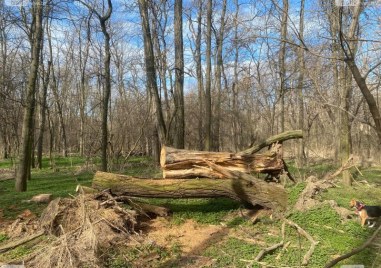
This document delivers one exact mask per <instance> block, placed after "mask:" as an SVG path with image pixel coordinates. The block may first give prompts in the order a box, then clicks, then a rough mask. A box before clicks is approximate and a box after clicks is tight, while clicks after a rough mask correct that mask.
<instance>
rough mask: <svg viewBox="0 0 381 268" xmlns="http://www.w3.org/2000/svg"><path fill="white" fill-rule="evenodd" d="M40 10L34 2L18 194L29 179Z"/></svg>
mask: <svg viewBox="0 0 381 268" xmlns="http://www.w3.org/2000/svg"><path fill="white" fill-rule="evenodd" d="M42 10H43V1H42V0H36V1H35V2H33V22H32V27H31V31H32V32H31V33H30V35H31V37H32V39H31V40H32V44H31V47H32V53H31V56H32V60H31V62H30V69H29V75H28V85H27V92H26V102H25V106H24V117H23V123H22V134H21V135H22V136H21V140H22V145H21V150H22V151H21V155H20V159H19V166H18V170H17V175H16V183H15V188H16V191H18V192H24V191H26V189H27V180H28V178H29V177H30V164H31V156H32V152H31V150H32V144H31V137H32V135H33V121H34V120H33V119H34V116H35V106H36V105H35V104H36V96H35V94H36V86H37V73H38V66H39V61H40V52H41V42H42V36H43V33H42V32H43V30H42V28H43V27H42Z"/></svg>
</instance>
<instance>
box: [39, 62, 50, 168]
mask: <svg viewBox="0 0 381 268" xmlns="http://www.w3.org/2000/svg"><path fill="white" fill-rule="evenodd" d="M51 65H52V62H51V61H50V60H49V61H48V66H47V67H46V72H44V79H43V85H42V91H41V96H40V102H41V104H40V127H39V129H40V132H39V134H38V141H37V168H39V169H42V151H43V145H44V133H45V125H46V108H47V107H46V105H47V101H46V97H47V93H48V86H49V80H50V68H52V66H51Z"/></svg>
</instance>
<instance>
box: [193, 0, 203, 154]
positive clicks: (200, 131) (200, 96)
mask: <svg viewBox="0 0 381 268" xmlns="http://www.w3.org/2000/svg"><path fill="white" fill-rule="evenodd" d="M202 3H203V1H202V0H199V1H198V5H199V6H198V14H197V34H196V53H195V54H196V55H195V58H196V75H197V93H198V148H199V149H200V150H202V149H203V148H204V146H203V107H204V103H203V102H204V94H205V92H204V83H203V75H202V63H201V35H202V32H201V30H202V6H203V5H202Z"/></svg>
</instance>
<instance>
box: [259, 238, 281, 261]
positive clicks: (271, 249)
mask: <svg viewBox="0 0 381 268" xmlns="http://www.w3.org/2000/svg"><path fill="white" fill-rule="evenodd" d="M283 244H284V241H280V242H279V243H278V244H274V245H272V246H270V247H268V248H264V249H262V250H261V251H260V252H259V253H258V255H257V257H255V261H257V262H258V261H260V260H261V259H262V258H263V256H264V255H265V254H267V253H269V252H272V251H274V250H276V249H277V248H279V247H281V246H283Z"/></svg>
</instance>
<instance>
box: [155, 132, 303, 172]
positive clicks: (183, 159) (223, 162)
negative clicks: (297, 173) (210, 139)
mask: <svg viewBox="0 0 381 268" xmlns="http://www.w3.org/2000/svg"><path fill="white" fill-rule="evenodd" d="M301 137H303V134H302V131H301V130H295V131H287V132H284V133H281V134H279V135H275V136H272V137H270V138H268V139H267V140H264V141H261V142H260V143H258V144H257V145H255V146H253V147H251V148H249V149H247V150H245V151H242V152H239V153H229V152H205V151H189V150H180V149H175V148H171V147H167V146H163V147H162V150H161V156H160V165H161V168H162V170H163V178H178V179H180V178H184V179H185V178H197V177H198V178H213V179H221V178H225V176H224V175H223V174H221V173H220V172H217V171H216V170H215V169H211V168H210V166H209V165H208V164H207V163H206V162H207V161H209V162H212V163H214V164H217V165H219V166H221V167H224V168H225V169H228V170H230V171H240V172H243V173H252V172H254V173H267V174H271V175H275V176H276V175H278V174H279V173H281V172H282V171H283V170H284V169H285V164H284V161H283V159H282V155H281V154H278V153H277V152H276V151H267V152H265V153H262V154H255V153H256V152H258V151H259V150H261V149H262V148H264V147H268V146H270V145H271V144H273V143H276V142H279V143H281V142H283V141H285V140H288V139H297V138H301Z"/></svg>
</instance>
